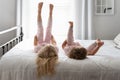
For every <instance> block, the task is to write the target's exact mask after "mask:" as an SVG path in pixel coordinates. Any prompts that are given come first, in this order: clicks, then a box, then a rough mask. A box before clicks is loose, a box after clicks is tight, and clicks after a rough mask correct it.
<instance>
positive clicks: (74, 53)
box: [68, 47, 87, 60]
mask: <svg viewBox="0 0 120 80" xmlns="http://www.w3.org/2000/svg"><path fill="white" fill-rule="evenodd" d="M86 56H87V50H86V49H85V48H83V47H74V48H73V49H72V50H71V51H70V53H69V55H68V57H69V58H73V59H78V60H82V59H85V58H86Z"/></svg>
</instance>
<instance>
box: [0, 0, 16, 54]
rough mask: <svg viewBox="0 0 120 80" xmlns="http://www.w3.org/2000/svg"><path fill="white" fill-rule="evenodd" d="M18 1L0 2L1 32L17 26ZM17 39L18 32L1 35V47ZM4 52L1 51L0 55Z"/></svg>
mask: <svg viewBox="0 0 120 80" xmlns="http://www.w3.org/2000/svg"><path fill="white" fill-rule="evenodd" d="M16 1H17V0H0V31H3V30H6V29H9V28H11V27H14V26H15V25H16ZM14 37H16V30H14V31H12V32H9V33H6V34H4V35H0V46H1V45H2V44H4V43H6V42H7V41H9V40H11V39H12V38H14ZM1 53H2V50H1V49H0V55H1Z"/></svg>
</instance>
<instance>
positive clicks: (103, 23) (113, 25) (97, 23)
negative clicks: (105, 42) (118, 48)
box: [93, 0, 120, 39]
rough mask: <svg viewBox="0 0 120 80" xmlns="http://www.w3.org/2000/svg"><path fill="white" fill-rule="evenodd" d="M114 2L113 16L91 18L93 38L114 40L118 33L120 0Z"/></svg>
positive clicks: (119, 30)
mask: <svg viewBox="0 0 120 80" xmlns="http://www.w3.org/2000/svg"><path fill="white" fill-rule="evenodd" d="M114 1H115V2H114V15H112V16H110V15H106V16H102V15H101V16H97V15H94V16H93V27H94V30H95V38H101V39H114V37H115V36H116V35H117V34H118V33H120V0H114Z"/></svg>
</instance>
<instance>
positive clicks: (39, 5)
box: [38, 2, 43, 11]
mask: <svg viewBox="0 0 120 80" xmlns="http://www.w3.org/2000/svg"><path fill="white" fill-rule="evenodd" d="M42 6H43V2H40V3H39V4H38V11H41V9H42Z"/></svg>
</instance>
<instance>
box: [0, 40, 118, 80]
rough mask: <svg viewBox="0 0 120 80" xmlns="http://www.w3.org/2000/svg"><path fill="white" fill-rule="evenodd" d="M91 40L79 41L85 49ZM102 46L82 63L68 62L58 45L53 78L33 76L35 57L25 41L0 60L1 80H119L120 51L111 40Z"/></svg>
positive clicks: (27, 41)
mask: <svg viewBox="0 0 120 80" xmlns="http://www.w3.org/2000/svg"><path fill="white" fill-rule="evenodd" d="M92 42H94V40H81V41H80V43H81V45H84V46H85V47H87V46H88V45H89V44H91V43H92ZM104 42H105V44H104V45H103V47H102V48H100V50H99V51H98V52H97V54H96V55H94V56H88V57H87V59H85V60H74V59H69V58H68V57H67V56H65V54H64V51H63V50H62V48H61V46H60V45H61V44H60V45H59V64H58V65H57V66H56V74H55V75H54V76H52V77H49V76H45V77H42V78H41V79H37V77H36V64H35V58H36V56H37V55H36V54H35V53H34V52H33V44H32V43H33V42H32V41H31V40H25V41H23V42H20V43H19V44H18V45H16V46H15V47H14V48H13V49H11V50H10V51H9V52H7V53H6V54H5V55H4V56H3V57H2V58H1V60H0V80H120V49H117V48H115V47H114V43H113V41H112V40H104Z"/></svg>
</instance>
